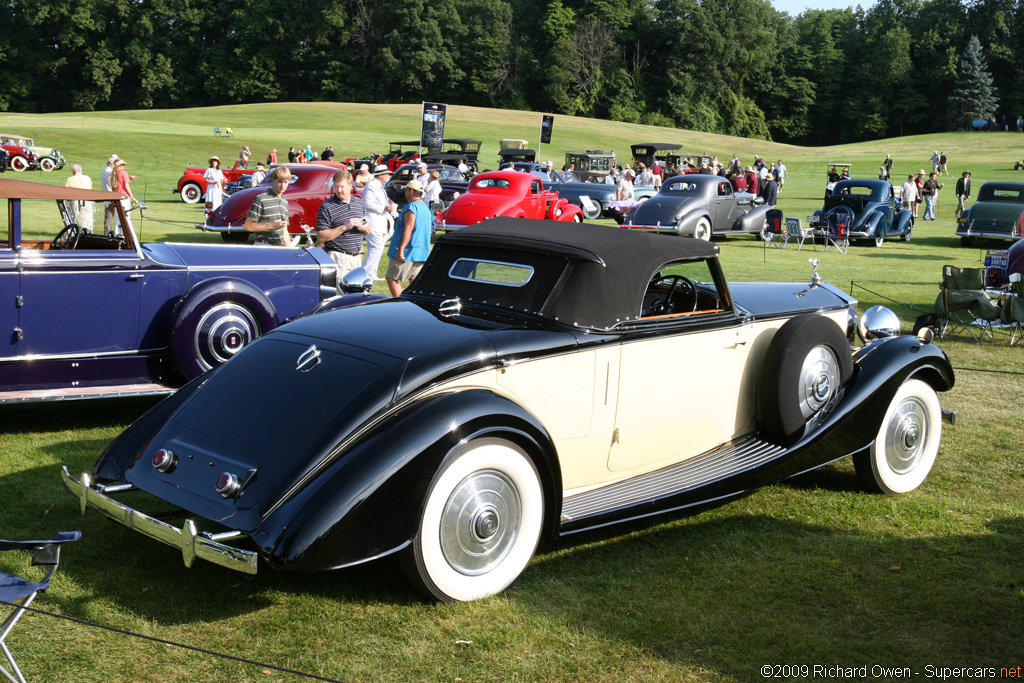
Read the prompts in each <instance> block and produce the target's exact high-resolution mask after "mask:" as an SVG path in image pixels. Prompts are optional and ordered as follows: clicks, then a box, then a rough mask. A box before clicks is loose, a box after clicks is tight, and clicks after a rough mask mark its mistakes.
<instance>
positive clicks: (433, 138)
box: [420, 102, 448, 153]
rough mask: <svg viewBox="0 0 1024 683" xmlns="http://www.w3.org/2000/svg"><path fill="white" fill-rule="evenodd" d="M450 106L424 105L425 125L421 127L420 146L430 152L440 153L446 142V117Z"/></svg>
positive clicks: (430, 103)
mask: <svg viewBox="0 0 1024 683" xmlns="http://www.w3.org/2000/svg"><path fill="white" fill-rule="evenodd" d="M447 109H448V105H447V104H441V103H440V102H424V103H423V124H422V126H421V127H420V144H421V145H422V146H424V147H426V148H427V151H428V152H433V153H436V152H440V151H441V147H442V145H443V141H444V115H445V111H447Z"/></svg>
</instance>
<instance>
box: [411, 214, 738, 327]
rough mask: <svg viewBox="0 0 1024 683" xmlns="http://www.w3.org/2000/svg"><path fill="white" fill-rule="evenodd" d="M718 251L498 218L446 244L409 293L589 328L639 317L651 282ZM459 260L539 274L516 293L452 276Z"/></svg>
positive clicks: (622, 232) (651, 236) (653, 237)
mask: <svg viewBox="0 0 1024 683" xmlns="http://www.w3.org/2000/svg"><path fill="white" fill-rule="evenodd" d="M717 256H718V247H717V246H716V245H714V244H711V243H709V242H704V241H701V240H693V239H685V238H680V237H678V236H676V235H663V234H657V233H648V232H641V231H635V230H626V229H624V228H613V227H609V226H603V225H587V224H580V223H562V222H556V221H549V220H531V219H525V218H492V219H491V220H488V221H484V222H481V223H477V224H476V225H470V226H467V227H465V228H462V229H460V230H458V231H454V232H449V233H447V234H446V235H444V236H443V237H441V238H440V239H438V241H437V244H436V245H435V247H434V250H433V252H432V253H431V255H430V259H429V261H428V262H427V264H426V266H425V267H424V269H423V272H422V273H421V275H420V278H419V279H417V280H416V282H415V283H414V284H413V285H412V286H411V287H410V288H409V289H408V290H406V291H407V292H408V293H409V294H410V295H417V294H418V295H425V296H435V297H436V296H441V297H446V298H449V297H456V296H457V297H459V298H462V299H465V300H467V301H475V302H479V303H483V304H488V305H495V306H500V307H505V308H509V309H512V310H516V311H519V312H526V313H530V314H532V315H538V316H541V317H544V318H548V319H551V320H557V321H559V322H563V323H567V324H570V325H574V326H577V327H584V328H588V329H599V330H607V329H610V328H612V327H614V326H615V325H617V324H618V323H621V322H625V321H629V320H636V319H637V318H638V317H639V316H640V309H641V307H642V304H643V296H644V293H645V292H646V291H647V286H648V284H649V283H650V280H651V277H652V276H653V275H654V273H656V272H657V271H658V270H659V269H660V268H661V267H662V266H664V265H666V264H669V263H675V262H679V261H695V260H702V259H713V258H717ZM459 259H480V260H490V261H496V262H502V263H507V262H515V263H521V264H524V265H529V266H531V267H533V268H534V269H535V271H536V273H537V277H535V278H534V279H533V280H532V281H531V282H530V283H529V284H528V285H527V286H523V287H520V288H510V287H506V286H498V285H488V284H486V283H480V282H469V281H466V280H460V279H458V278H452V277H450V276H449V273H450V272H452V270H451V269H452V266H453V264H455V263H456V261H458V260H459Z"/></svg>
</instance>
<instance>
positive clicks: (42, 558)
mask: <svg viewBox="0 0 1024 683" xmlns="http://www.w3.org/2000/svg"><path fill="white" fill-rule="evenodd" d="M81 537H82V532H81V531H59V532H57V535H56V536H54V537H53V540H52V541H2V540H0V551H6V550H31V551H32V566H48V567H49V568H50V569H49V571H47V572H46V576H44V577H43V578H42V580H41V581H27V580H25V579H23V578H21V577H20V576H14V575H13V574H7V573H4V572H2V571H0V600H2V601H3V602H4V603H6V604H5V605H4V606H5V607H10V606H13V607H14V612H13V613H11V615H10V616H8V617H7V619H5V620H4V622H3V624H0V650H3V653H4V655H5V656H6V657H7V661H8V662H10V664H11V669H12V670H13V673H12V671H8V670H7V669H5V668H4V667H3V666H0V673H2V674H3V675H4V676H6V677H7V679H8V680H9V681H11V682H12V683H25V677H24V676H23V675H22V673H21V669H19V668H18V665H17V663H15V661H14V655H12V654H11V651H10V650H9V649H8V648H7V643H6V642H4V641H5V639H6V638H7V634H8V633H10V632H11V630H12V629H13V628H14V625H15V624H17V623H18V620H19V619H21V615H23V614H24V613H25V608H26V607H28V606H29V605H31V604H32V601H33V600H35V598H36V595H37V594H38V593H40V592H42V591H45V590H46V589H47V588H49V587H50V579H51V578H53V575H54V574H55V573H56V572H57V563H58V562H59V561H60V546H61V544H62V543H68V542H70V541H77V540H78V539H79V538H81ZM19 601H20V602H19Z"/></svg>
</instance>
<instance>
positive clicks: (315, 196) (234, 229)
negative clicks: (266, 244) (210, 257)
mask: <svg viewBox="0 0 1024 683" xmlns="http://www.w3.org/2000/svg"><path fill="white" fill-rule="evenodd" d="M285 165H286V166H287V167H288V169H289V170H290V171H291V172H292V180H291V183H290V184H289V185H288V189H287V190H285V191H284V197H285V199H287V200H288V232H290V233H297V234H300V235H301V234H304V233H305V231H304V230H303V229H302V226H303V225H306V226H309V227H311V228H312V227H314V226H315V225H316V212H317V210H319V208H320V205H321V204H323V202H324V200H325V199H327V198H328V197H329V196H330V195H331V178H332V177H333V176H334V174H335V173H337V172H338V170H339V169H341V168H344V167H345V164H341V163H338V162H336V161H319V162H317V163H315V164H285ZM269 189H270V175H269V174H268V175H267V177H266V178H264V179H263V182H261V183H260V184H259V185H257V186H256V187H250V188H247V189H245V190H239V191H238V192H236V193H234V194H233V195H231V196H230V197H228V198H227V199H225V200H224V203H223V204H221V205H220V207H218V208H217V209H216V210H215V211H212V212H208V213H209V215H208V216H207V218H206V222H205V223H200V224H198V225H196V227H197V228H199V229H200V230H216V231H218V232H220V234H221V237H223V238H224V241H225V242H238V243H241V242H248V241H249V235H250V233H248V232H246V231H245V214H247V213H249V207H251V206H252V200H253V199H255V198H256V195H258V194H263V193H264V192H266V191H267V190H269Z"/></svg>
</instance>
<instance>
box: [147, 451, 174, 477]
mask: <svg viewBox="0 0 1024 683" xmlns="http://www.w3.org/2000/svg"><path fill="white" fill-rule="evenodd" d="M177 464H178V458H177V456H176V455H174V453H172V452H171V451H169V450H167V449H166V448H161V449H160V450H158V451H157V452H156V453H154V454H153V467H155V468H156V469H157V470H158V471H160V472H171V471H173V470H174V466H175V465H177Z"/></svg>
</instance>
